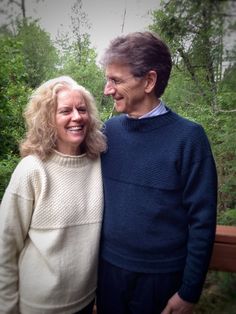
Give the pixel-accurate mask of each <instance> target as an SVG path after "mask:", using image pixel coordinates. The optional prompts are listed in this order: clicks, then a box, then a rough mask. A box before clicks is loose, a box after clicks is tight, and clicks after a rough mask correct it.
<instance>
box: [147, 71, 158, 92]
mask: <svg viewBox="0 0 236 314" xmlns="http://www.w3.org/2000/svg"><path fill="white" fill-rule="evenodd" d="M156 81H157V72H156V71H153V70H150V71H149V72H148V73H147V74H146V84H145V92H146V93H148V94H149V93H151V92H152V91H153V89H154V87H155V85H156Z"/></svg>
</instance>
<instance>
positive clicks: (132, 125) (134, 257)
mask: <svg viewBox="0 0 236 314" xmlns="http://www.w3.org/2000/svg"><path fill="white" fill-rule="evenodd" d="M105 134H106V136H107V138H108V150H107V152H106V153H105V154H104V155H103V156H102V171H103V180H104V193H105V208H104V219H103V228H102V241H101V254H102V257H103V258H104V259H105V260H107V261H109V262H110V263H112V264H114V265H116V266H118V267H122V268H124V269H127V270H130V271H135V272H144V273H165V272H175V271H182V270H183V271H184V275H183V283H182V286H181V289H180V290H179V295H180V296H181V297H182V298H183V299H184V300H186V301H189V302H197V301H198V299H199V297H200V294H201V291H202V287H203V284H204V280H205V276H206V272H207V269H208V266H209V260H210V256H211V252H212V247H213V243H214V236H215V225H216V203H217V176H216V168H215V163H214V159H213V156H212V152H211V149H210V145H209V142H208V139H207V137H206V135H205V132H204V130H203V128H202V127H201V126H200V125H198V124H196V123H194V122H191V121H188V120H187V119H184V118H182V117H180V116H179V115H177V114H176V113H174V112H173V111H171V110H168V112H167V113H165V114H164V115H160V116H156V117H151V118H144V119H140V120H138V119H131V118H128V117H127V116H126V115H120V116H118V117H114V118H112V119H110V120H109V121H107V122H106V125H105Z"/></svg>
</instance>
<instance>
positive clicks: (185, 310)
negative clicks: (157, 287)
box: [161, 292, 194, 314]
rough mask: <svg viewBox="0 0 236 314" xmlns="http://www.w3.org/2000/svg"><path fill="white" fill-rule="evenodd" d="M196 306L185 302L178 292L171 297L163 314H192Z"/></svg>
mask: <svg viewBox="0 0 236 314" xmlns="http://www.w3.org/2000/svg"><path fill="white" fill-rule="evenodd" d="M193 308H194V304H193V303H189V302H186V301H184V300H183V299H181V298H180V296H179V295H178V293H177V292H176V293H175V294H174V295H173V297H171V298H170V299H169V301H168V303H167V305H166V307H165V308H164V310H163V311H162V312H161V314H192V313H193Z"/></svg>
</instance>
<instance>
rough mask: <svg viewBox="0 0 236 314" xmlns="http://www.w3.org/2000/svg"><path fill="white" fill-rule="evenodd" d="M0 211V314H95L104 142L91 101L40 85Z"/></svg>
mask: <svg viewBox="0 0 236 314" xmlns="http://www.w3.org/2000/svg"><path fill="white" fill-rule="evenodd" d="M25 118H26V123H27V133H26V138H25V139H24V141H23V142H22V143H21V146H20V151H21V156H22V157H23V158H22V160H21V161H20V162H19V164H18V165H17V167H16V169H15V171H14V172H13V175H12V177H11V180H10V183H9V185H8V187H7V189H6V191H5V194H4V197H3V200H2V204H1V209H0V313H1V314H6V313H14V314H16V313H22V314H36V313H37V314H38V313H40V314H51V313H53V314H55V313H57V314H60V313H63V314H69V313H83V314H84V313H86V314H87V313H92V308H93V303H94V298H95V290H96V281H97V275H96V274H97V259H98V245H99V238H100V228H101V220H102V208H103V192H102V179H101V168H100V157H99V156H100V153H101V152H102V151H104V150H105V148H106V142H105V138H104V135H103V134H102V133H101V131H100V128H101V123H100V121H99V119H98V114H97V109H96V106H95V102H94V99H93V97H92V96H91V94H90V93H89V92H88V91H87V90H86V89H85V88H83V87H82V86H80V85H78V84H77V83H76V82H75V81H74V80H72V79H71V78H70V77H67V76H62V77H58V78H55V79H52V80H50V81H48V82H46V83H44V84H42V85H41V86H40V87H39V88H38V89H37V90H36V91H35V92H34V93H33V95H32V97H31V99H30V101H29V103H28V106H27V108H26V111H25Z"/></svg>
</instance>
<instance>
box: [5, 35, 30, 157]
mask: <svg viewBox="0 0 236 314" xmlns="http://www.w3.org/2000/svg"><path fill="white" fill-rule="evenodd" d="M21 47H22V43H21V42H20V41H16V40H15V39H14V38H12V37H10V36H4V35H1V36H0V82H1V86H0V125H1V128H0V138H1V146H0V157H1V158H5V156H6V155H9V154H17V153H18V145H17V144H18V141H19V139H20V138H21V137H22V135H23V133H24V122H23V118H22V110H23V107H24V105H25V103H26V101H27V96H28V88H27V86H26V81H27V72H26V68H25V65H24V57H23V55H22V53H21Z"/></svg>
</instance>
